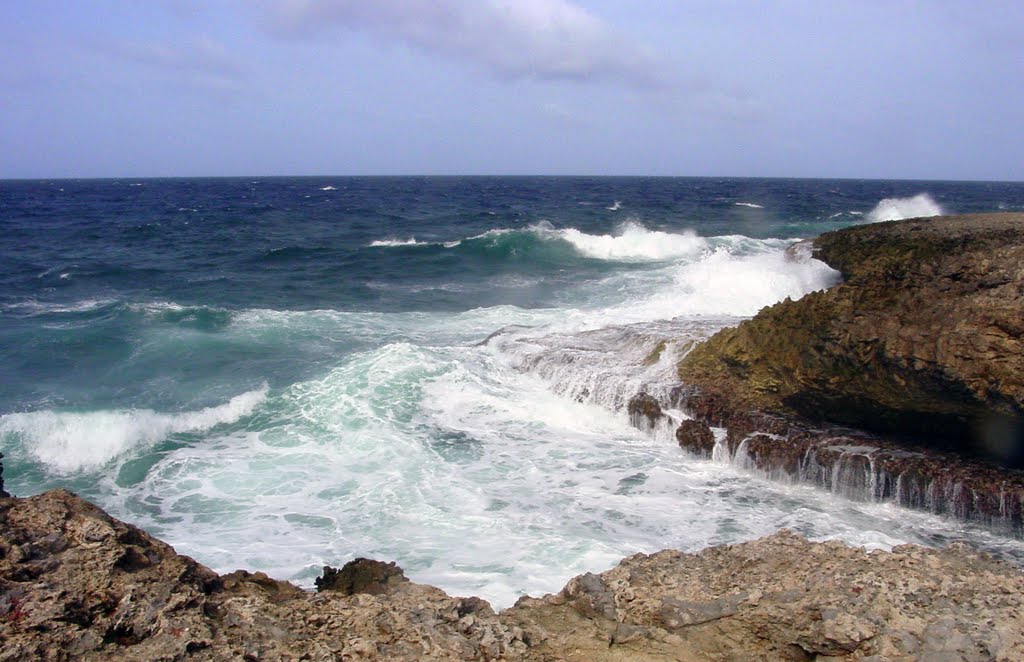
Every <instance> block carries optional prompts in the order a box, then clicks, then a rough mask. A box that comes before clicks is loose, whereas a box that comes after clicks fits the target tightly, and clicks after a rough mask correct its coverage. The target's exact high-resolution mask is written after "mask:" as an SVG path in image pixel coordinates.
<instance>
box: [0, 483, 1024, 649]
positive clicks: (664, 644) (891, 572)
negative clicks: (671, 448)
mask: <svg viewBox="0 0 1024 662" xmlns="http://www.w3.org/2000/svg"><path fill="white" fill-rule="evenodd" d="M327 570H328V571H327V572H325V576H324V577H323V578H322V580H321V582H318V584H320V589H321V591H320V592H318V593H312V592H307V591H303V590H300V589H298V588H296V587H295V586H293V585H291V584H289V583H287V582H282V581H277V580H274V579H271V578H269V577H267V576H266V575H265V574H263V573H259V572H257V573H250V572H246V571H242V570H239V571H237V572H234V573H231V574H228V575H224V576H217V575H216V574H215V573H214V572H212V571H211V570H209V569H207V568H205V567H203V566H201V565H199V564H198V563H196V562H195V561H193V560H191V559H189V558H187V557H183V556H179V555H177V554H175V553H174V550H173V549H171V548H170V547H169V546H167V545H166V544H164V543H162V542H160V541H158V540H156V539H154V538H152V537H151V536H149V535H147V534H145V533H143V532H142V531H140V530H138V529H136V528H135V527H132V526H130V525H127V524H124V523H122V522H119V521H117V520H114V519H112V518H110V517H109V516H107V515H106V514H105V513H103V511H101V510H99V509H98V508H96V507H94V506H92V505H90V504H88V503H86V502H84V501H82V500H80V499H78V498H77V497H75V496H74V495H72V494H70V493H68V492H65V491H54V492H48V493H46V494H42V495H39V496H36V497H32V498H29V499H0V641H2V642H3V645H2V647H0V660H5V661H6V660H72V659H75V660H77V659H84V660H109V659H119V660H122V659H123V660H186V659H187V660H193V659H194V660H299V659H305V660H544V661H548V660H595V661H598V660H780V659H790V660H810V659H823V658H827V659H836V660H854V659H875V660H912V659H926V660H1019V659H1024V627H1022V626H1024V574H1022V573H1021V571H1020V569H1019V568H1016V567H1013V566H1010V565H1007V564H1005V563H1001V562H997V561H993V560H991V559H989V558H987V557H985V556H980V555H976V554H974V553H972V552H970V551H968V550H966V549H962V548H950V549H948V550H943V551H935V550H925V549H921V548H917V547H912V546H906V547H901V548H897V549H896V550H894V551H893V552H892V553H883V552H876V553H870V554H868V553H865V552H864V551H863V550H858V549H852V548H849V547H845V546H843V545H841V544H838V543H810V542H808V541H806V540H804V539H802V538H799V537H797V536H795V535H793V534H791V533H788V532H780V533H779V534H776V535H774V536H771V537H769V538H765V539H762V540H759V541H754V542H750V543H744V544H740V545H734V546H730V547H718V548H712V549H708V550H706V551H704V552H702V553H700V554H696V555H693V554H683V553H681V552H676V551H663V552H658V553H657V554H652V555H643V554H638V555H635V556H632V557H629V558H627V559H625V560H624V561H623V562H622V563H621V564H620V565H619V566H618V567H616V568H613V569H611V570H609V571H607V572H604V573H601V574H600V575H596V574H591V573H587V574H585V575H581V576H579V577H576V578H575V579H573V580H571V581H570V582H569V584H568V585H567V586H566V587H565V588H564V589H563V590H562V591H561V592H560V593H558V594H555V595H548V596H545V597H543V598H539V599H535V598H523V599H521V600H520V601H519V602H518V603H517V605H516V606H515V607H513V608H510V609H507V610H505V611H504V612H502V613H501V614H495V612H494V611H493V610H492V609H491V608H490V606H489V605H488V604H487V602H485V601H484V600H481V599H479V598H453V597H450V596H448V595H447V594H445V593H444V592H442V591H441V590H440V589H437V588H434V587H431V586H424V585H420V584H416V583H414V582H410V581H408V580H406V579H405V577H404V575H403V574H402V572H401V569H400V568H398V567H397V566H395V565H394V564H388V563H382V562H378V561H370V560H367V559H359V560H356V561H353V562H352V563H350V564H346V567H345V568H342V569H341V570H333V569H327ZM816 656H817V657H816Z"/></svg>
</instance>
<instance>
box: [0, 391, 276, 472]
mask: <svg viewBox="0 0 1024 662" xmlns="http://www.w3.org/2000/svg"><path fill="white" fill-rule="evenodd" d="M267 391H268V387H267V386H266V385H264V386H263V387H261V388H259V389H256V390H253V391H248V392H246V393H242V394H241V395H236V396H235V397H233V398H231V400H229V401H228V402H226V403H224V404H222V405H218V406H215V407H207V408H205V409H200V410H197V411H186V412H180V413H176V414H165V413H159V412H155V411H153V410H151V409H115V410H110V411H93V412H59V411H50V410H47V411H37V412H27V413H14V414H6V415H5V416H2V417H0V437H7V436H11V437H14V438H16V439H19V440H20V441H21V444H22V446H23V448H24V452H25V453H27V454H28V455H30V456H32V457H34V458H35V459H36V460H38V461H39V462H41V463H43V464H44V465H46V467H47V468H48V469H50V470H51V471H54V472H56V473H60V474H70V473H73V472H78V471H82V470H88V469H96V468H99V467H101V466H103V465H105V464H106V463H107V462H109V461H110V460H112V459H114V458H115V457H117V456H119V455H121V454H122V453H124V452H126V451H128V450H131V449H137V448H140V447H146V446H151V445H153V444H155V443H157V442H159V441H162V440H164V439H166V438H167V437H169V436H170V435H172V434H179V433H185V432H205V431H207V430H210V429H211V428H214V427H216V426H218V425H223V424H229V423H234V422H236V421H238V420H239V419H240V418H242V417H243V416H247V415H249V414H251V413H252V412H253V411H254V410H255V409H256V407H258V406H259V405H260V404H261V403H262V402H263V401H264V400H266V398H267Z"/></svg>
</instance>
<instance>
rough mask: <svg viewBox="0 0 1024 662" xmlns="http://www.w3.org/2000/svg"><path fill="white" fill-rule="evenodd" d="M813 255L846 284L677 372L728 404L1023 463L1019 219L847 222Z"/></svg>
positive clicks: (735, 334) (762, 321) (696, 355)
mask: <svg viewBox="0 0 1024 662" xmlns="http://www.w3.org/2000/svg"><path fill="white" fill-rule="evenodd" d="M814 254H815V256H816V257H818V258H819V259H821V260H823V261H825V262H826V263H828V264H829V265H831V266H833V267H834V268H836V269H838V270H839V271H841V272H842V274H843V277H844V279H845V282H844V283H843V284H842V285H839V286H836V287H833V288H831V289H829V290H826V291H822V292H815V293H812V294H809V295H807V296H805V297H803V298H802V299H800V300H798V301H789V300H787V301H785V302H782V303H779V304H776V305H775V306H772V307H769V308H765V309H764V310H762V311H761V312H759V313H758V314H757V316H756V317H754V318H753V319H751V320H748V321H746V322H743V323H742V324H740V325H739V326H737V327H735V328H732V329H726V330H723V331H721V332H720V333H718V334H716V335H715V336H713V337H712V338H711V339H709V340H708V341H707V342H706V343H704V344H702V345H700V346H698V347H696V348H695V349H694V350H693V351H692V352H690V354H689V355H687V356H686V357H685V358H684V359H683V361H682V362H681V363H680V365H679V374H680V377H681V379H682V380H683V381H684V382H685V383H688V384H696V385H698V386H700V387H701V388H702V389H703V391H704V392H705V393H706V394H710V395H713V396H716V397H719V398H722V399H724V400H725V401H726V402H727V407H728V408H729V409H732V410H760V411H765V412H772V413H781V414H793V413H796V414H799V415H801V416H803V417H806V418H809V419H812V420H819V421H820V420H827V421H831V422H834V423H839V424H844V425H852V426H856V427H858V428H863V429H867V430H872V431H877V432H885V433H895V434H899V435H909V436H913V437H914V438H916V439H918V440H919V442H921V443H929V444H933V445H939V442H940V441H941V445H944V446H946V447H948V448H952V449H955V450H957V451H961V452H968V453H986V454H988V455H990V456H992V457H994V458H995V459H997V460H998V461H1001V462H1003V463H1004V464H1011V465H1012V464H1020V463H1022V462H1024V214H1017V213H1015V214H987V215H972V216H955V217H942V218H930V219H918V220H911V221H899V222H891V223H879V224H872V225H863V226H859V227H854V228H847V229H845V230H840V231H837V232H831V233H827V234H824V235H822V236H821V237H819V238H817V239H816V240H814Z"/></svg>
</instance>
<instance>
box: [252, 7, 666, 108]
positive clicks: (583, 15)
mask: <svg viewBox="0 0 1024 662" xmlns="http://www.w3.org/2000/svg"><path fill="white" fill-rule="evenodd" d="M263 6H264V8H265V9H266V10H267V16H268V18H269V21H270V25H271V28H272V29H273V30H274V31H275V32H277V33H279V34H282V35H287V36H291V37H301V36H305V35H310V34H313V33H316V32H319V31H321V30H323V29H325V28H327V27H329V26H334V27H342V28H347V29H352V30H367V31H371V32H374V33H376V34H378V35H380V36H382V37H385V38H389V39H395V40H398V41H401V42H404V43H406V44H409V45H411V46H413V47H415V48H418V49H420V50H422V51H425V52H428V53H434V54H439V55H442V56H445V57H449V58H452V59H457V60H465V61H469V62H472V63H475V64H477V65H478V66H481V67H482V68H484V69H485V70H487V71H489V72H490V73H492V74H494V75H497V76H499V77H508V78H532V79H538V80H571V81H580V82H614V83H618V84H625V85H627V86H630V87H634V88H639V89H647V88H658V87H664V86H665V85H666V84H667V77H666V76H665V75H664V71H663V68H662V66H661V63H660V62H658V60H657V59H656V58H655V56H654V54H653V53H652V52H651V51H650V50H648V49H647V48H645V47H643V46H642V45H640V44H637V43H634V42H632V41H631V40H630V39H628V38H627V37H626V36H625V35H622V34H620V33H618V32H617V31H616V30H615V29H613V28H612V27H611V26H609V25H608V24H607V23H606V22H604V21H602V20H601V19H599V18H598V17H596V16H594V15H593V14H591V13H590V12H588V11H586V10H585V9H583V8H581V7H579V6H577V5H575V4H573V3H571V2H568V1H567V0H373V1H372V2H367V1H365V0H279V1H276V2H274V1H268V2H264V3H263Z"/></svg>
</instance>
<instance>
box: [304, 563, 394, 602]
mask: <svg viewBox="0 0 1024 662" xmlns="http://www.w3.org/2000/svg"><path fill="white" fill-rule="evenodd" d="M407 581H409V580H408V579H406V577H405V573H404V572H403V571H402V569H401V568H399V567H398V564H396V563H394V562H392V563H385V562H383V561H374V560H373V559H364V558H358V559H354V560H352V561H349V562H348V563H346V564H345V565H344V566H342V568H341V570H338V569H337V568H332V567H330V566H326V565H325V566H324V573H323V575H321V576H320V577H317V578H316V580H314V583H315V584H316V590H317V591H340V592H341V593H343V594H345V595H355V594H356V593H368V594H370V595H378V594H380V593H387V592H388V591H389V590H390V589H391V588H393V587H394V586H395V585H397V584H399V583H401V582H407Z"/></svg>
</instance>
